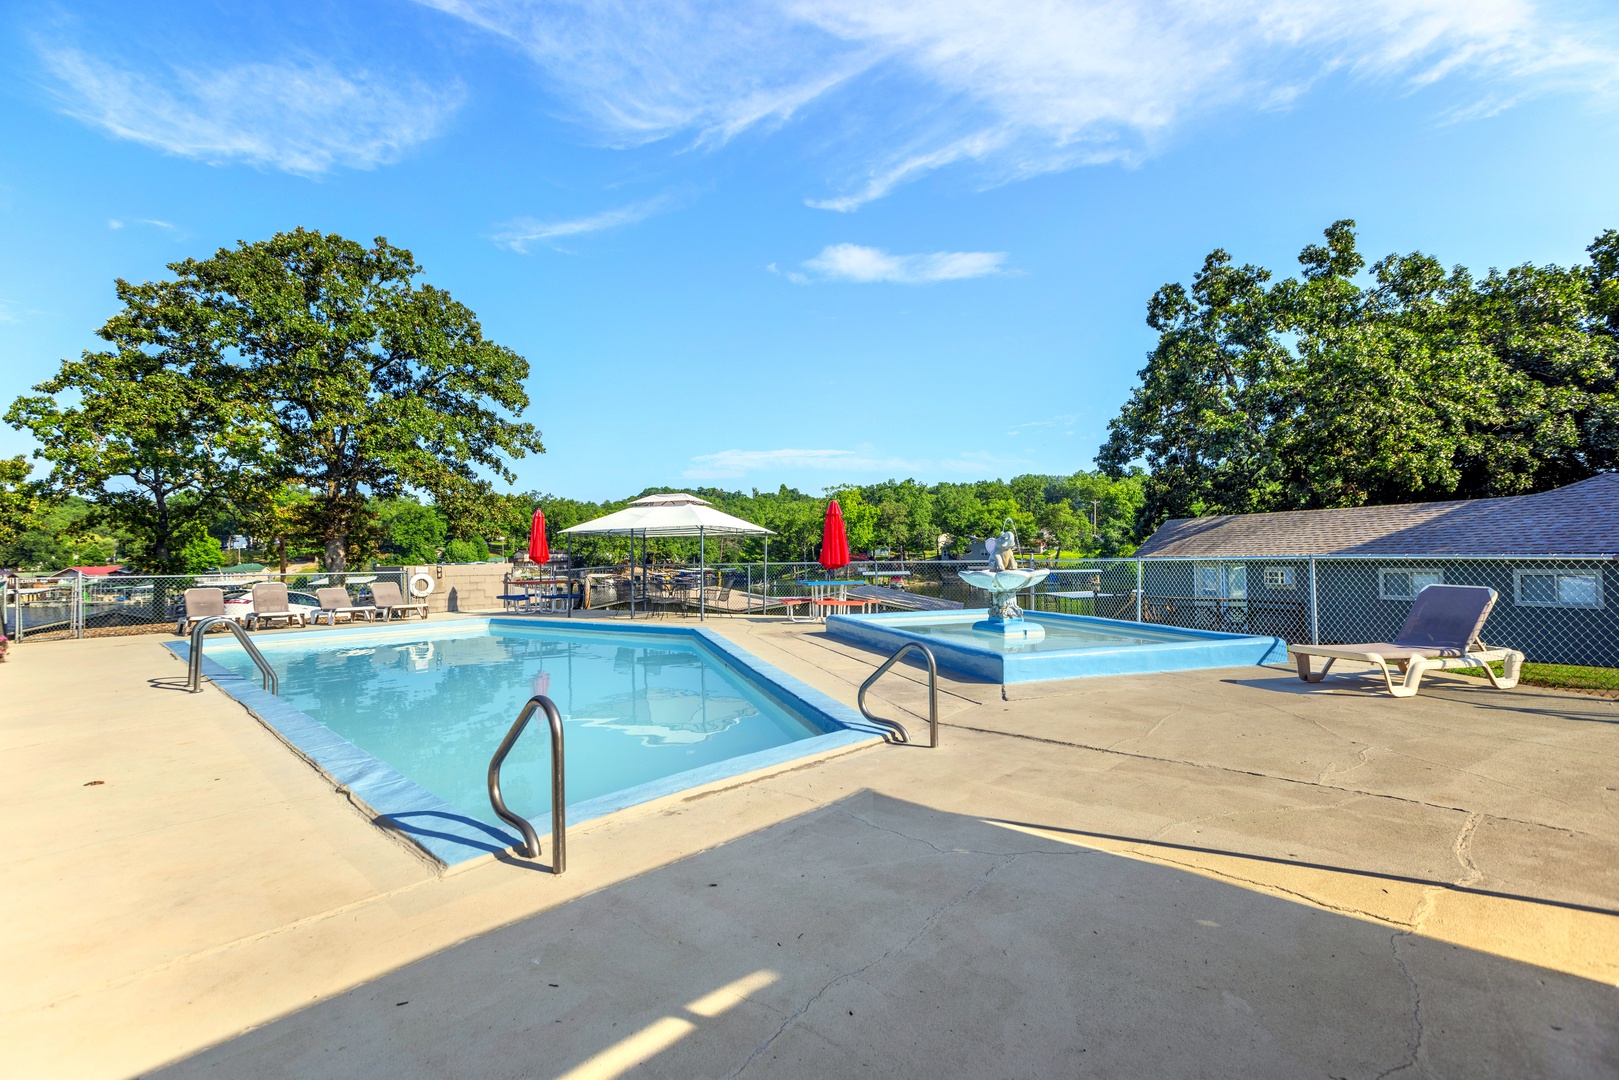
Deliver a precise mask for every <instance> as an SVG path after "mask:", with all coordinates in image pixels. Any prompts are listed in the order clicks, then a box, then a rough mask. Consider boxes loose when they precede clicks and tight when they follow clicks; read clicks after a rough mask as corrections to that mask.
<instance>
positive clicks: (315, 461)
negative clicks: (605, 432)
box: [171, 229, 545, 571]
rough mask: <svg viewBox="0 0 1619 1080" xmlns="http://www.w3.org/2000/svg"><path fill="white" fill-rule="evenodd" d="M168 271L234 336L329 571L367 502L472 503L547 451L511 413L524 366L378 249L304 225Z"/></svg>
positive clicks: (360, 526) (274, 448)
mask: <svg viewBox="0 0 1619 1080" xmlns="http://www.w3.org/2000/svg"><path fill="white" fill-rule="evenodd" d="M171 269H172V270H174V271H175V272H176V273H177V274H178V275H179V281H180V283H181V284H182V285H183V286H184V287H185V288H186V289H188V290H190V291H191V292H192V294H193V295H194V296H195V297H196V299H197V302H198V303H200V304H201V305H203V306H205V307H206V308H207V309H209V310H210V311H212V312H214V313H216V315H217V317H218V319H219V320H220V322H221V323H222V325H224V326H226V327H227V328H228V332H229V334H230V340H231V344H232V345H233V347H234V350H235V358H236V362H237V364H238V365H239V366H240V369H241V372H242V377H243V379H244V381H245V384H246V386H247V388H248V391H247V392H248V395H249V397H250V399H251V400H252V401H253V403H254V409H255V416H256V418H257V419H258V420H259V421H261V422H262V424H263V425H264V431H265V445H264V448H263V452H262V453H261V454H260V455H259V460H260V461H262V462H263V464H264V467H265V469H266V470H267V471H268V472H269V473H271V474H272V475H273V476H274V477H275V478H277V479H279V480H281V481H283V482H286V483H294V484H298V485H300V486H302V487H304V488H305V489H307V490H308V491H310V492H311V493H312V494H313V496H314V497H313V499H312V500H311V501H310V503H309V504H308V507H307V510H306V514H307V520H306V521H305V523H304V525H305V529H306V531H307V532H308V534H309V535H311V536H312V537H314V538H315V539H317V540H318V541H319V543H320V544H321V545H322V546H323V548H324V550H325V567H326V569H327V570H332V571H336V570H342V569H343V568H344V567H345V566H346V565H347V563H348V561H349V549H350V545H351V542H352V541H353V540H355V539H356V537H358V536H360V535H362V534H370V533H371V532H373V523H372V521H371V512H370V511H369V510H368V509H367V506H366V499H367V497H368V496H393V495H397V494H399V493H400V492H402V491H404V490H405V489H416V490H419V491H424V492H427V493H429V494H430V495H432V496H433V497H434V498H435V499H436V500H437V501H439V502H441V503H452V502H459V503H461V504H466V503H467V502H468V501H469V498H470V499H473V500H475V499H476V498H478V497H480V496H483V495H485V494H486V493H487V492H488V490H489V484H488V483H487V481H485V480H484V479H483V478H482V474H483V473H484V472H488V473H493V474H495V475H497V476H500V477H502V478H503V479H506V480H508V481H509V480H511V479H512V475H513V474H512V473H511V471H510V469H509V467H508V466H507V459H508V458H520V457H523V456H524V455H525V454H527V453H528V452H530V451H533V452H536V453H538V452H543V451H544V449H545V448H544V446H543V445H542V444H541V442H540V435H539V432H538V431H537V430H536V429H535V428H534V426H533V425H531V424H528V423H524V422H521V421H519V420H516V419H512V418H511V417H514V416H516V415H520V414H521V413H522V411H523V410H524V409H525V408H526V407H527V406H528V394H527V392H526V391H525V390H524V388H523V381H524V380H525V379H526V378H527V377H528V372H529V366H528V361H527V360H525V359H523V357H521V356H519V355H518V354H517V353H515V352H513V351H512V350H511V349H509V348H506V347H505V346H503V345H497V344H496V343H494V342H492V341H489V340H487V339H486V338H485V337H484V336H483V330H482V328H481V327H480V326H479V324H478V320H477V317H476V316H475V315H474V314H473V313H472V311H471V310H470V309H468V308H467V307H466V306H465V305H463V304H460V303H458V302H457V301H455V300H454V299H453V298H452V297H451V296H450V294H449V293H448V292H446V291H444V290H443V289H439V288H436V287H434V286H432V285H429V284H426V283H423V282H419V281H418V280H417V278H418V277H419V275H420V274H421V267H420V266H419V265H418V264H417V263H416V260H415V259H414V258H413V257H412V256H411V253H410V252H409V251H406V250H404V249H403V248H396V247H393V246H392V245H390V244H389V243H388V241H387V240H385V239H381V238H379V239H377V241H376V242H375V244H374V245H373V246H371V247H369V248H368V247H365V246H363V245H361V244H358V243H356V242H354V241H352V240H347V239H344V238H343V237H341V236H338V235H336V234H330V233H320V232H315V231H310V230H305V229H297V230H294V231H293V232H288V233H279V234H277V235H276V236H274V237H272V238H271V239H269V240H264V241H259V242H257V243H251V244H250V243H245V242H244V243H241V244H238V245H237V246H236V247H235V248H225V249H221V250H220V251H218V252H217V253H216V254H215V255H214V256H213V257H212V258H209V259H205V260H201V261H198V260H189V259H188V260H186V261H184V262H180V263H176V264H174V265H173V266H172V267H171Z"/></svg>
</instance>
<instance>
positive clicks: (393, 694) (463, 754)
mask: <svg viewBox="0 0 1619 1080" xmlns="http://www.w3.org/2000/svg"><path fill="white" fill-rule="evenodd" d="M255 642H256V644H257V645H258V646H259V649H260V651H261V652H262V653H263V654H264V656H265V659H266V660H268V661H269V663H270V664H271V666H272V667H274V668H275V669H276V672H277V674H278V675H279V678H280V690H281V693H280V697H274V696H271V695H270V694H268V693H265V692H264V691H262V690H259V689H258V687H257V680H258V673H257V670H256V669H255V668H254V667H253V663H252V661H251V660H250V659H249V658H248V656H247V654H246V653H245V652H244V651H243V649H242V648H241V646H239V645H236V644H235V643H233V642H232V643H227V642H226V641H224V640H219V639H211V640H210V641H209V642H208V644H207V647H206V649H205V651H204V670H205V671H206V672H207V673H208V674H209V676H210V677H211V678H213V679H214V681H215V682H216V683H217V684H218V685H219V686H220V688H221V689H224V690H225V691H226V692H227V693H229V694H231V695H232V696H233V697H236V698H237V699H238V700H240V701H242V703H243V704H245V705H247V706H248V707H249V708H251V709H252V710H253V711H254V712H255V713H256V714H257V715H258V716H259V717H260V718H261V719H263V720H264V721H265V722H266V723H268V724H270V726H271V727H273V728H274V729H275V730H276V731H277V732H278V733H279V734H281V735H282V736H283V737H284V738H286V739H287V740H288V741H289V742H291V743H292V744H293V745H294V746H295V747H296V748H297V749H298V750H299V751H300V752H302V753H303V754H304V755H305V756H307V757H309V758H310V759H311V760H313V761H314V762H315V763H316V764H317V765H319V766H320V767H321V768H323V769H324V770H325V771H326V772H328V773H329V774H331V775H332V777H333V778H334V779H336V780H337V781H338V782H339V783H342V784H344V785H346V786H348V787H349V788H350V789H351V790H352V791H354V793H355V794H356V795H357V796H358V797H359V798H360V799H361V800H362V801H364V802H365V803H367V804H368V805H369V806H371V807H372V808H373V809H375V810H377V811H378V812H379V813H380V814H382V815H384V816H385V817H387V818H388V819H389V821H390V822H391V823H392V824H393V825H394V826H396V827H397V828H399V829H400V830H401V831H402V832H404V833H405V834H406V835H408V836H410V837H411V838H412V839H414V840H415V841H416V842H417V843H419V844H421V845H422V846H423V847H424V848H426V849H427V850H428V851H429V852H431V853H432V854H433V855H435V856H436V857H438V858H439V859H441V860H442V861H444V862H446V863H454V862H459V861H463V860H465V859H468V858H473V857H476V856H478V855H482V854H485V853H487V852H489V851H495V850H500V849H503V848H506V847H508V846H510V845H511V844H514V843H516V842H518V840H519V839H520V838H519V837H517V836H516V835H515V833H513V831H512V830H511V829H510V827H509V826H507V825H505V824H504V823H502V822H501V821H500V820H499V818H498V817H496V815H495V813H494V811H493V809H492V808H491V807H490V805H489V797H488V789H487V786H486V776H487V772H488V768H489V759H490V756H491V755H492V754H493V753H494V751H495V748H496V747H497V746H498V745H499V744H500V741H501V739H502V738H503V737H504V736H505V734H506V732H507V730H508V729H509V728H510V727H511V725H512V721H513V720H514V719H515V718H516V716H517V713H518V711H519V710H520V709H521V708H522V706H523V703H524V702H526V701H527V700H528V699H529V697H530V696H532V695H534V694H545V695H546V696H547V697H549V698H551V699H552V700H553V701H554V702H555V703H556V705H557V709H558V710H559V712H560V713H561V714H562V718H563V726H564V730H565V733H566V765H567V771H566V782H567V794H568V799H569V807H568V820H569V822H570V823H576V822H579V821H584V820H588V819H590V818H592V817H598V816H601V815H602V814H605V813H611V812H612V811H614V810H617V809H621V808H623V807H625V806H630V805H634V804H636V803H640V802H646V801H648V800H650V799H655V798H659V797H661V796H663V795H666V794H671V793H673V792H676V791H680V790H683V789H686V788H690V787H695V786H698V785H701V784H705V783H710V782H712V781H714V780H718V779H723V778H725V777H727V776H734V775H738V774H740V773H743V772H749V771H752V770H754V769H759V768H765V767H768V766H770V765H773V764H778V763H780V762H782V761H787V760H792V759H794V758H798V757H802V756H805V755H808V754H813V753H819V752H823V751H826V750H830V749H835V748H837V747H840V746H848V745H854V744H855V743H858V742H862V741H865V740H868V739H871V738H873V737H876V735H877V734H878V733H877V732H876V730H875V729H873V728H872V727H870V726H869V725H867V724H866V723H865V722H864V721H862V720H861V719H860V718H859V716H858V715H857V714H855V713H854V712H853V711H852V710H849V709H847V708H845V707H844V706H841V705H839V704H838V703H837V702H835V701H833V700H832V699H831V698H829V697H827V696H826V695H823V694H820V693H818V692H817V691H815V690H812V689H811V688H810V687H808V686H805V685H804V684H803V683H800V682H798V681H797V680H795V679H792V678H791V677H789V676H787V675H786V674H784V673H782V672H780V671H777V670H776V669H774V668H771V667H770V666H769V665H767V664H764V663H763V662H761V661H759V660H757V659H756V658H754V657H752V656H750V655H749V654H747V653H746V652H744V651H742V650H740V649H738V648H737V647H736V646H734V645H731V644H730V643H729V642H727V641H725V639H723V638H721V637H719V636H718V635H716V634H713V633H711V632H709V631H707V630H703V629H700V628H693V627H646V626H640V627H634V628H630V627H615V626H606V627H590V628H586V627H581V626H580V625H579V624H578V623H567V622H553V621H540V620H533V619H498V618H492V619H468V620H456V621H453V622H446V623H438V624H425V623H418V624H413V625H408V626H394V627H386V628H380V629H369V628H364V629H362V628H352V629H350V628H344V629H339V630H337V631H333V630H331V629H330V628H327V629H325V630H320V631H307V632H294V633H286V634H277V635H273V636H261V637H257V638H256V639H255ZM170 647H171V648H172V649H174V651H175V652H177V653H179V654H180V655H182V656H184V655H187V654H188V652H189V649H188V646H186V645H181V644H173V645H171V646H170ZM501 786H502V790H503V793H504V795H505V799H506V802H507V805H509V806H510V807H511V808H512V809H513V810H515V811H516V812H518V813H520V814H522V815H524V816H525V817H528V818H529V819H530V820H531V821H532V822H533V823H534V826H535V828H536V829H537V830H538V831H539V832H540V833H541V834H542V835H543V834H545V832H546V831H547V830H548V829H549V827H550V815H549V813H547V812H545V810H546V808H548V807H549V806H550V798H551V796H550V787H551V783H550V741H549V739H548V738H547V737H546V735H545V730H544V726H543V724H542V725H541V726H540V727H539V728H534V729H531V730H529V731H528V732H527V733H525V735H524V736H523V738H522V739H521V740H519V742H518V744H517V747H516V748H515V749H514V750H513V751H512V754H511V756H510V757H509V758H508V759H507V761H506V764H505V766H504V769H503V770H502V779H501Z"/></svg>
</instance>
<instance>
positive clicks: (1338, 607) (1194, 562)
mask: <svg viewBox="0 0 1619 1080" xmlns="http://www.w3.org/2000/svg"><path fill="white" fill-rule="evenodd" d="M1434 584H1444V585H1483V586H1486V587H1488V588H1491V589H1494V590H1495V592H1496V602H1495V607H1494V609H1493V610H1492V611H1491V612H1490V618H1489V620H1488V621H1487V622H1486V623H1485V624H1484V629H1483V631H1482V633H1481V634H1480V637H1481V638H1482V639H1483V640H1484V641H1485V642H1486V643H1488V644H1490V645H1495V646H1501V647H1505V648H1511V649H1517V650H1518V651H1520V652H1522V653H1523V654H1524V656H1525V657H1526V658H1527V661H1528V663H1529V664H1530V665H1533V666H1532V667H1531V668H1529V669H1526V675H1525V679H1526V681H1533V682H1542V683H1545V684H1546V685H1556V686H1561V687H1565V688H1567V689H1575V690H1584V691H1587V692H1591V693H1597V694H1602V695H1605V696H1610V697H1619V611H1616V608H1615V605H1616V604H1619V561H1615V560H1614V559H1611V558H1578V557H1572V556H1569V557H1559V558H1531V557H1509V558H1495V557H1488V558H1487V557H1468V556H1443V557H1436V556H1425V557H1416V556H1408V557H1391V556H1384V555H1378V556H1344V555H1335V556H1318V557H1315V558H1301V557H1291V556H1290V557H1282V558H1269V559H1267V558H1251V557H1243V558H1220V559H1193V558H1185V559H1181V558H1149V559H1114V560H1096V561H1094V562H1091V563H1086V564H1084V565H1083V566H1080V567H1063V568H1061V569H1057V570H1053V571H1052V573H1051V575H1050V576H1049V577H1048V578H1047V579H1046V581H1044V582H1043V583H1041V584H1040V585H1039V586H1038V587H1037V589H1036V592H1035V594H1034V596H1033V597H1032V598H1031V603H1030V605H1029V606H1030V607H1031V608H1032V609H1033V610H1037V611H1039V610H1044V611H1067V612H1070V613H1073V614H1079V615H1098V616H1102V617H1103V618H1110V619H1126V620H1132V621H1140V622H1146V623H1155V624H1158V625H1162V626H1177V627H1184V628H1187V629H1196V630H1222V631H1227V632H1230V633H1238V634H1268V635H1274V636H1276V637H1280V638H1284V639H1285V640H1287V641H1288V642H1289V643H1294V644H1297V643H1304V642H1309V643H1313V644H1322V645H1342V644H1353V643H1357V642H1371V641H1389V640H1391V639H1392V638H1393V637H1394V636H1395V635H1396V634H1398V633H1399V630H1400V626H1401V625H1402V624H1403V623H1404V621H1405V617H1406V615H1407V614H1408V613H1409V612H1410V610H1411V603H1412V601H1413V600H1415V599H1416V595H1417V593H1419V592H1421V591H1422V589H1423V587H1424V586H1427V585H1434Z"/></svg>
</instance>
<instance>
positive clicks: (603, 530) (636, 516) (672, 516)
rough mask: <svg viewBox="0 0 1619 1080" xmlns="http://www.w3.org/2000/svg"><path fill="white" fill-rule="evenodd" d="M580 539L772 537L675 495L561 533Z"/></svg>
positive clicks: (760, 528) (704, 503) (700, 502)
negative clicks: (575, 535) (632, 536)
mask: <svg viewBox="0 0 1619 1080" xmlns="http://www.w3.org/2000/svg"><path fill="white" fill-rule="evenodd" d="M562 531H563V532H564V533H575V534H578V535H580V536H603V535H616V536H630V535H636V536H697V535H699V534H701V535H704V536H772V535H774V533H772V532H771V530H769V529H767V528H765V527H764V526H763V525H755V524H754V523H753V522H751V521H743V520H742V519H741V518H739V517H732V516H731V515H730V514H727V513H725V512H723V511H721V510H716V509H714V508H713V507H712V506H710V505H709V504H708V502H707V501H706V500H704V499H699V498H698V497H697V496H695V495H688V494H686V493H685V492H681V491H677V492H671V493H669V494H666V495H648V496H647V497H646V498H644V499H636V500H635V501H634V502H632V503H631V504H630V505H628V506H626V507H625V508H624V509H622V510H620V511H618V512H617V513H612V514H608V515H606V516H605V517H599V518H597V519H596V520H594V521H587V522H585V523H584V524H582V525H575V526H573V527H572V528H570V529H563V530H562Z"/></svg>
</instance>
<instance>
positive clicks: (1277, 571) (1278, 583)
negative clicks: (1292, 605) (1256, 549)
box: [1265, 566, 1293, 589]
mask: <svg viewBox="0 0 1619 1080" xmlns="http://www.w3.org/2000/svg"><path fill="white" fill-rule="evenodd" d="M1292 587H1293V568H1292V567H1291V566H1267V567H1265V588H1267V589H1291V588H1292Z"/></svg>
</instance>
